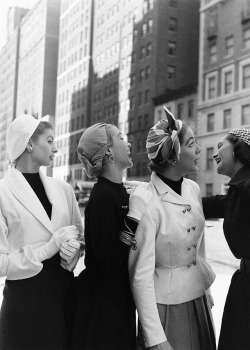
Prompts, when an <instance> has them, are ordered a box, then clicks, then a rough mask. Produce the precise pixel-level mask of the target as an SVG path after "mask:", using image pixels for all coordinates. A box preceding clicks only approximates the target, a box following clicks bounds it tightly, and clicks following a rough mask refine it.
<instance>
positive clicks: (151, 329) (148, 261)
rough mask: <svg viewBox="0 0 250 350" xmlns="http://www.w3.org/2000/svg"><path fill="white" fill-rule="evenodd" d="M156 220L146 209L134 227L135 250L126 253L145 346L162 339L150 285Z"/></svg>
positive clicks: (163, 340) (153, 290)
mask: <svg viewBox="0 0 250 350" xmlns="http://www.w3.org/2000/svg"><path fill="white" fill-rule="evenodd" d="M156 231H157V228H156V224H155V222H154V220H153V218H152V216H151V215H150V213H149V212H148V211H147V212H146V213H145V215H144V216H143V217H142V220H141V221H140V223H139V226H138V228H137V231H136V239H137V250H131V251H130V254H129V275H130V282H131V289H132V292H133V296H134V300H135V304H136V308H137V312H138V316H139V319H140V322H141V326H142V330H143V334H144V337H145V339H144V341H145V346H146V347H150V346H154V345H157V344H160V343H163V342H165V341H166V335H165V332H164V330H163V327H162V324H161V321H160V317H159V313H158V309H157V303H156V296H155V289H154V272H155V237H156Z"/></svg>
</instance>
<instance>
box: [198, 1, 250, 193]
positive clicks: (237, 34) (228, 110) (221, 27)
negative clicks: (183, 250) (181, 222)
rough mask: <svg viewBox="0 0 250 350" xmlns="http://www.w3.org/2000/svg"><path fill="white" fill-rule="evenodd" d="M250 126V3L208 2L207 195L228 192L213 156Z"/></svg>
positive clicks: (201, 135)
mask: <svg viewBox="0 0 250 350" xmlns="http://www.w3.org/2000/svg"><path fill="white" fill-rule="evenodd" d="M235 127H246V128H249V127H250V1H249V0H242V1H235V0H202V1H201V7H200V48H199V97H198V127H197V129H198V142H199V144H200V145H201V148H202V153H201V159H200V167H199V175H198V183H199V185H200V187H201V192H202V195H210V194H217V193H225V191H226V189H227V187H228V186H227V183H228V182H229V178H228V177H226V176H221V175H218V174H217V172H216V169H217V166H216V163H215V162H214V161H213V158H212V157H213V154H214V153H216V151H217V144H218V142H219V140H220V139H221V137H223V136H224V135H225V134H226V133H227V132H228V131H229V130H230V129H231V128H235Z"/></svg>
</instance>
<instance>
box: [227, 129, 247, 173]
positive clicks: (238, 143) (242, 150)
mask: <svg viewBox="0 0 250 350" xmlns="http://www.w3.org/2000/svg"><path fill="white" fill-rule="evenodd" d="M226 139H227V140H228V141H229V142H231V143H232V145H233V146H234V148H233V152H234V156H235V158H236V159H237V160H239V161H240V162H241V163H242V164H243V165H244V166H246V167H247V168H250V146H248V144H247V143H246V142H244V141H243V140H241V139H240V138H239V137H237V136H234V135H232V134H228V135H227V136H226Z"/></svg>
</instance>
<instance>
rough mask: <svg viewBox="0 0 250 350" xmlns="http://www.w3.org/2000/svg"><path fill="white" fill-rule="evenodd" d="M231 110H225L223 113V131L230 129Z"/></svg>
mask: <svg viewBox="0 0 250 350" xmlns="http://www.w3.org/2000/svg"><path fill="white" fill-rule="evenodd" d="M231 112H232V111H231V109H226V110H224V111H223V128H224V129H229V128H231V118H232V116H231V114H232V113H231Z"/></svg>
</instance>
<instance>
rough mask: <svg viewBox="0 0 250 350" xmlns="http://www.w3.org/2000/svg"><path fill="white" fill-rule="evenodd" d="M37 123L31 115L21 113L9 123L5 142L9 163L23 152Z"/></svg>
mask: <svg viewBox="0 0 250 350" xmlns="http://www.w3.org/2000/svg"><path fill="white" fill-rule="evenodd" d="M39 123H40V121H39V120H37V119H35V118H34V117H33V116H32V115H28V114H21V115H20V116H18V117H17V118H16V119H14V120H13V122H12V123H11V124H10V125H9V127H8V129H7V138H6V143H7V151H8V153H9V157H10V161H11V163H13V162H14V161H15V160H16V159H17V158H19V157H20V155H21V154H23V152H24V151H25V148H26V146H27V144H28V142H29V139H30V138H31V136H32V135H33V134H34V132H35V130H36V128H37V127H38V125H39Z"/></svg>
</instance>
